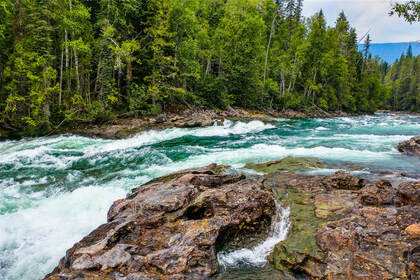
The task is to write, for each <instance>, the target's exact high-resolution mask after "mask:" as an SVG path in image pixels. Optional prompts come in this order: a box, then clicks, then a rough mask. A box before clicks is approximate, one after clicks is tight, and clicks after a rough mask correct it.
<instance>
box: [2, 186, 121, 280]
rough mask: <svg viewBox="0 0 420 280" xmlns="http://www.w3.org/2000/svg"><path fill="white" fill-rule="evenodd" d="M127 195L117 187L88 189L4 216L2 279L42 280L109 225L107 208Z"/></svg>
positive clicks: (62, 195)
mask: <svg viewBox="0 0 420 280" xmlns="http://www.w3.org/2000/svg"><path fill="white" fill-rule="evenodd" d="M124 195H125V191H124V190H123V189H121V188H118V187H108V188H102V187H85V188H80V189H77V190H75V191H74V192H71V193H65V194H61V195H59V196H57V197H52V198H49V199H45V200H43V201H42V202H40V203H39V205H38V206H36V207H34V208H30V209H25V210H21V211H19V212H16V213H13V214H6V215H3V216H1V219H0V264H3V266H4V268H3V269H2V274H1V275H0V279H2V280H6V279H7V280H22V279H25V280H38V279H41V278H42V277H43V276H45V274H47V273H49V272H51V270H52V269H53V268H54V266H56V265H57V263H58V261H59V260H60V258H61V257H63V256H64V255H65V252H66V250H67V249H69V248H70V247H71V246H72V245H73V244H74V243H76V242H77V241H79V240H80V239H81V238H83V236H85V235H86V234H88V233H89V232H90V231H91V230H93V229H94V228H96V227H97V226H99V225H100V224H102V223H104V222H106V213H107V211H108V208H109V207H110V205H111V204H112V202H113V201H115V200H116V199H119V198H121V197H124Z"/></svg>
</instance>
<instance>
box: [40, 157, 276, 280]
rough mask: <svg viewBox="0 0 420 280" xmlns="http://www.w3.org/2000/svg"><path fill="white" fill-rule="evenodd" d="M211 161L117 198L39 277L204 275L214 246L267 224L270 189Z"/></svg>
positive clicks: (211, 266)
mask: <svg viewBox="0 0 420 280" xmlns="http://www.w3.org/2000/svg"><path fill="white" fill-rule="evenodd" d="M224 171H225V167H223V166H216V165H211V166H208V167H205V168H199V169H191V170H187V171H183V172H179V173H175V174H171V175H169V176H165V177H162V178H159V179H157V180H153V181H151V182H150V183H148V184H146V185H144V186H141V187H139V188H136V189H134V190H133V192H132V193H131V194H129V195H128V197H127V198H126V199H122V200H119V201H116V202H115V203H114V205H112V207H111V209H110V210H109V213H108V223H106V224H104V225H101V226H100V227H98V228H97V229H96V230H94V231H93V232H92V233H90V234H89V235H88V236H87V237H85V238H84V239H83V240H81V241H80V242H79V243H77V244H75V245H74V246H73V248H71V249H70V250H68V251H67V254H66V256H65V257H64V258H63V259H62V260H61V261H60V263H59V265H58V266H57V267H56V268H55V269H54V271H53V272H52V273H51V274H49V275H47V276H46V278H45V279H50V280H53V279H81V278H87V279H120V280H129V279H130V280H132V279H203V278H206V277H210V276H212V275H213V274H215V273H216V272H217V271H218V262H217V257H216V247H221V246H223V244H224V243H225V242H229V241H230V240H232V239H235V238H241V237H243V236H246V234H249V233H252V232H261V231H263V230H265V229H266V228H269V225H270V219H271V216H272V214H273V212H274V209H275V204H274V200H273V196H272V192H271V191H269V190H267V189H265V188H264V186H263V184H262V183H261V180H259V179H245V178H244V177H243V176H241V175H226V174H225V173H224Z"/></svg>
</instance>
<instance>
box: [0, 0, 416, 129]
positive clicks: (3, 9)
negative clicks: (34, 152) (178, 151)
mask: <svg viewBox="0 0 420 280" xmlns="http://www.w3.org/2000/svg"><path fill="white" fill-rule="evenodd" d="M302 7H303V0H276V1H272V0H207V1H200V0H98V1H88V0H3V1H1V3H0V126H1V127H3V128H5V129H8V130H15V131H31V130H32V131H34V130H37V131H40V130H42V131H48V130H50V129H52V128H54V127H57V126H58V125H60V124H62V123H63V122H97V121H103V120H109V119H113V118H117V117H131V116H145V115H155V114H158V113H160V112H162V111H165V110H170V109H171V108H174V107H175V108H176V107H177V106H183V107H196V106H199V107H207V108H217V109H225V108H229V107H230V106H235V107H241V108H249V109H258V110H266V109H270V110H276V111H281V110H284V109H294V110H301V111H303V110H309V111H310V110H323V111H344V112H352V113H355V112H357V113H372V112H375V111H376V110H378V109H395V110H420V107H419V100H420V96H419V91H418V88H419V75H418V72H419V71H420V70H419V60H420V58H414V57H410V56H409V54H407V55H406V56H404V57H402V58H401V59H400V60H399V61H398V62H396V64H394V65H392V66H391V67H389V66H388V65H387V64H386V63H385V62H383V61H381V60H380V59H379V58H377V57H376V58H373V57H371V55H370V54H369V43H370V38H369V36H365V37H366V38H365V40H364V41H365V48H364V50H363V52H359V51H358V49H357V47H358V44H359V43H360V42H359V41H358V35H357V34H356V30H355V29H354V28H352V26H351V23H349V21H348V20H347V18H346V16H345V14H344V13H341V14H339V15H338V17H337V20H336V23H335V25H334V26H327V23H326V20H325V17H324V14H323V12H322V10H321V11H320V12H318V13H316V14H315V15H313V16H312V17H311V18H305V17H303V16H302ZM359 35H360V34H359Z"/></svg>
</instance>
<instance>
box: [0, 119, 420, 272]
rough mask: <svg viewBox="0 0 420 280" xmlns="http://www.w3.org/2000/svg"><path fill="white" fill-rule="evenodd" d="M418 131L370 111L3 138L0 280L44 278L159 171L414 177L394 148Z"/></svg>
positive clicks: (414, 166) (414, 163) (411, 122)
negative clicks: (292, 165)
mask: <svg viewBox="0 0 420 280" xmlns="http://www.w3.org/2000/svg"><path fill="white" fill-rule="evenodd" d="M414 135H420V117H415V116H405V115H402V116H393V115H375V116H364V117H355V118H336V119H312V120H309V119H308V120H276V121H273V122H270V123H264V122H261V121H251V122H240V121H237V122H232V121H225V122H224V123H223V124H222V125H217V124H215V125H213V126H210V127H206V128H194V129H185V128H184V129H178V128H174V129H168V130H163V131H147V132H142V133H140V134H138V135H135V136H134V137H131V138H128V139H123V140H101V139H90V138H86V137H80V136H74V135H62V136H54V137H42V138H33V139H32V138H27V139H22V140H19V141H3V142H0V280H35V279H41V278H42V277H43V276H44V275H45V274H46V273H48V272H50V271H51V270H52V269H53V268H54V266H55V265H56V264H57V263H58V261H59V259H60V258H61V257H62V256H64V254H65V251H66V250H67V249H68V248H70V247H71V246H72V245H73V244H74V243H75V242H77V241H79V240H80V239H81V238H82V237H83V236H85V235H86V234H88V233H89V232H90V231H91V230H93V229H94V228H96V227H97V226H99V225H100V224H102V223H104V222H106V213H107V210H108V208H109V207H110V205H111V204H112V202H113V201H115V200H117V199H120V198H122V197H124V196H125V194H126V193H128V192H129V191H130V189H131V188H133V187H137V186H139V185H141V184H144V183H146V182H147V181H149V180H151V179H153V178H156V177H158V176H162V175H165V174H168V173H171V172H174V171H178V170H181V169H185V168H191V167H198V166H204V165H208V164H211V163H218V164H225V165H230V166H232V167H233V168H238V169H240V168H242V167H244V166H245V164H247V163H250V162H265V161H269V160H277V159H281V158H284V157H288V156H294V157H296V156H303V157H317V158H320V159H322V160H324V161H326V162H327V163H328V164H329V165H331V166H332V167H331V168H329V169H325V170H312V171H310V173H313V174H324V173H331V172H334V171H335V170H338V169H340V168H346V166H349V165H351V164H361V165H363V167H364V169H363V170H361V171H357V172H359V173H360V174H370V173H373V172H375V171H376V170H388V171H395V172H407V173H417V174H419V173H420V160H418V159H414V158H411V157H407V156H405V155H401V154H400V153H398V151H397V150H396V148H395V147H396V145H397V144H398V143H399V142H401V141H404V140H407V139H409V138H410V137H412V136H414ZM283 212H284V211H283ZM283 212H282V213H283ZM286 212H287V211H286ZM285 220H287V219H285ZM274 225H275V224H274ZM272 232H275V230H273V231H272ZM281 238H283V236H282V235H281V234H280V235H279V234H273V235H271V236H270V238H269V239H268V240H267V241H266V243H262V244H261V246H260V247H256V248H251V249H248V250H251V251H246V250H245V251H238V252H233V255H232V254H228V255H226V257H227V260H228V261H226V263H228V262H229V261H230V262H232V260H235V261H234V263H235V262H241V261H244V260H245V262H248V263H249V262H251V261H250V259H256V260H257V263H259V264H263V261H262V260H263V259H265V257H264V258H263V257H262V256H265V254H266V253H267V252H268V251H270V250H271V249H272V247H273V246H274V245H273V243H275V242H277V241H279V240H280V239H281ZM270 240H271V241H270ZM229 253H232V252H229ZM237 255H241V256H242V257H236V256H237ZM244 256H245V257H244ZM246 256H252V257H246ZM221 258H223V257H221V256H220V255H219V259H221Z"/></svg>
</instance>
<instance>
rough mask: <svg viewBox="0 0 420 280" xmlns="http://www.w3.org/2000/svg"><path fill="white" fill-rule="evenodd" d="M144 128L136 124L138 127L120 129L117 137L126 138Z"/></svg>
mask: <svg viewBox="0 0 420 280" xmlns="http://www.w3.org/2000/svg"><path fill="white" fill-rule="evenodd" d="M144 130H145V128H144V127H142V126H138V127H135V128H129V129H123V130H120V131H118V132H117V137H118V138H127V137H129V136H131V135H134V134H137V133H140V132H142V131H144Z"/></svg>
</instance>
